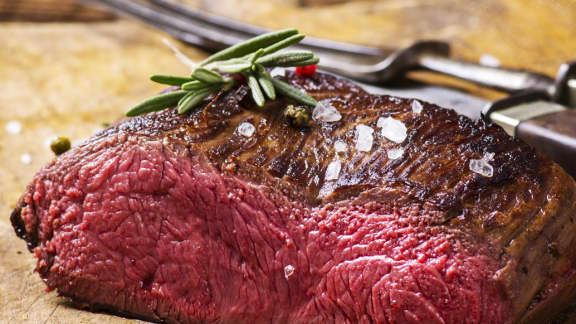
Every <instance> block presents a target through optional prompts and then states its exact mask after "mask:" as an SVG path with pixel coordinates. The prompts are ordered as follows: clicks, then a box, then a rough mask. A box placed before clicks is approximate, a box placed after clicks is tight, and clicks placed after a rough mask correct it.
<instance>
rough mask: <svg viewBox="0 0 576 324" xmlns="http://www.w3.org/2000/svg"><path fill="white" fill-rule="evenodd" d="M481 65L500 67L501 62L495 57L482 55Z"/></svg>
mask: <svg viewBox="0 0 576 324" xmlns="http://www.w3.org/2000/svg"><path fill="white" fill-rule="evenodd" d="M480 64H482V65H485V66H492V67H499V66H500V60H499V59H498V58H496V57H495V56H493V55H490V54H482V56H480Z"/></svg>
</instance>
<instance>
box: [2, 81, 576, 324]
mask: <svg viewBox="0 0 576 324" xmlns="http://www.w3.org/2000/svg"><path fill="white" fill-rule="evenodd" d="M287 80H288V81H289V82H291V83H292V84H294V85H296V86H299V87H301V88H303V89H304V90H306V91H307V92H308V93H309V94H311V95H312V96H314V97H315V98H316V99H319V100H320V99H324V98H330V97H335V98H332V99H331V100H333V101H334V105H335V106H337V107H338V109H339V110H340V112H341V113H342V120H341V121H338V122H336V123H332V124H322V125H315V126H314V127H312V128H310V129H295V128H292V127H289V126H288V123H287V121H286V120H285V119H284V118H283V116H282V110H283V108H284V107H285V106H286V105H287V104H289V103H290V102H289V101H285V100H282V99H281V100H277V101H274V102H271V103H269V106H268V107H267V108H268V109H264V110H258V109H257V108H255V107H253V104H252V103H251V102H250V100H249V99H248V98H247V97H246V94H247V88H246V87H240V88H238V89H236V90H233V91H229V92H221V93H219V94H217V95H216V96H214V97H213V98H211V99H210V101H209V102H208V103H207V107H206V108H205V109H203V110H199V111H197V112H194V113H192V114H190V115H185V116H183V115H178V114H177V113H176V112H175V110H174V109H170V110H165V111H162V112H159V113H153V114H149V115H145V116H141V117H137V118H131V119H127V120H124V121H121V122H119V123H117V124H115V125H113V126H112V127H110V128H108V129H106V130H104V131H102V132H100V133H98V134H96V135H95V136H94V137H92V138H91V139H90V140H89V141H87V142H86V143H84V144H83V145H81V146H80V147H78V148H74V149H72V150H71V151H69V152H67V153H65V154H64V155H62V156H60V157H59V158H57V159H56V160H55V161H53V162H52V163H50V164H49V165H47V166H46V167H45V168H44V169H43V170H41V171H40V172H39V173H38V175H37V176H36V177H35V180H34V181H33V183H32V184H31V185H30V186H29V187H28V189H27V192H26V193H25V195H24V196H23V198H22V199H21V200H20V202H19V204H18V207H17V208H16V209H15V211H14V212H13V214H12V216H11V219H12V222H13V224H14V227H15V229H16V231H17V232H19V234H18V235H20V236H21V237H22V236H25V237H24V238H25V239H27V241H28V243H29V246H30V247H36V248H35V249H34V252H35V255H36V256H37V257H38V259H39V263H38V266H37V270H38V272H39V273H40V275H41V276H42V277H43V278H44V279H45V280H46V282H47V284H48V286H49V287H50V288H57V289H58V291H59V292H60V293H61V294H62V295H64V296H70V297H72V298H73V299H75V300H82V301H86V302H88V303H91V304H94V305H101V306H102V305H104V306H105V307H108V306H109V307H116V308H121V310H122V312H123V313H130V314H135V315H138V316H141V317H146V318H151V319H154V320H167V321H169V322H183V323H190V322H194V321H196V320H206V321H229V322H255V323H260V322H279V323H282V322H294V323H298V322H310V323H313V322H319V323H320V322H322V323H324V322H330V321H333V322H345V321H349V322H360V321H369V322H380V323H387V322H394V321H407V320H409V319H411V320H413V321H418V320H420V321H425V320H426V321H428V322H432V321H434V320H436V321H437V322H439V321H440V320H443V321H446V322H448V323H450V322H454V321H458V320H459V319H464V318H472V317H473V318H475V319H476V320H477V321H476V322H478V323H483V322H510V321H516V320H518V319H520V318H524V319H526V321H527V322H529V321H533V322H535V323H536V321H535V320H538V321H542V320H546V319H547V318H549V317H550V313H549V312H547V311H546V307H555V309H560V308H562V307H563V306H564V305H567V304H568V302H569V300H570V298H573V295H574V292H573V290H574V287H576V279H573V278H574V274H572V272H570V270H569V269H572V268H574V267H573V262H574V260H575V259H576V252H575V251H573V250H574V249H573V248H571V246H573V244H576V238H575V236H576V234H574V233H576V225H575V224H574V223H573V221H572V216H573V214H574V211H575V210H576V205H575V204H576V191H575V190H574V182H573V181H572V180H570V179H569V178H566V177H567V176H566V174H565V173H564V172H563V171H562V170H561V169H560V168H559V167H558V166H556V165H554V164H553V163H551V162H550V161H549V160H547V159H544V158H542V157H541V156H539V155H538V154H537V153H535V152H534V151H533V150H532V149H530V148H529V147H528V146H526V145H525V144H523V143H521V142H520V141H518V140H516V139H512V138H510V137H508V136H507V135H506V134H505V133H504V132H503V131H502V130H501V129H500V128H498V127H497V126H494V125H489V124H485V123H483V122H478V123H475V122H472V121H470V120H469V119H467V118H465V117H463V116H457V115H456V114H455V113H454V112H452V111H448V110H445V109H441V108H438V107H436V106H433V105H430V104H424V105H423V106H424V109H423V111H422V113H421V114H420V115H413V114H412V112H411V108H410V103H411V101H410V100H405V99H398V98H392V97H387V96H382V97H379V96H371V95H369V94H367V93H366V92H364V91H363V90H362V89H360V88H358V87H356V86H355V85H353V84H351V83H349V82H347V81H344V80H341V79H337V78H334V77H331V76H327V75H323V74H316V75H315V76H313V77H310V78H301V77H298V76H295V75H293V74H289V75H288V77H287ZM387 116H392V117H394V118H396V119H400V120H402V121H403V122H404V123H405V125H406V126H407V128H408V130H409V132H408V137H407V139H406V141H405V142H403V143H402V144H395V143H390V142H388V141H387V140H384V139H382V138H381V137H380V136H379V135H378V134H375V140H374V145H373V149H372V152H369V153H359V152H355V151H354V150H352V148H353V147H354V145H353V136H354V126H355V125H357V124H359V123H364V124H366V125H368V126H371V127H373V128H375V133H378V130H379V129H376V121H377V119H378V117H387ZM246 120H250V121H251V122H252V123H253V124H254V126H255V127H256V129H257V132H256V134H255V135H254V136H253V137H252V138H249V139H246V138H244V137H243V136H239V135H237V134H235V129H236V127H237V125H239V124H240V123H241V122H243V121H246ZM294 139H297V140H294ZM336 139H341V140H345V141H347V142H348V147H349V149H351V150H349V151H347V152H345V153H344V154H341V155H340V158H341V160H342V164H343V165H342V171H341V177H340V178H339V179H338V180H337V181H334V182H332V183H330V184H327V183H326V182H325V181H324V180H323V173H324V172H325V170H326V166H327V164H328V163H329V162H330V161H331V160H332V159H333V158H334V157H335V156H336V153H335V152H334V149H333V145H334V141H335V140H336ZM399 146H401V147H403V148H404V149H405V154H404V155H403V156H402V157H401V158H400V159H398V160H394V161H390V160H388V159H387V155H386V154H385V151H386V150H387V149H389V148H392V147H399ZM486 151H489V152H494V153H496V156H495V160H494V161H493V163H492V164H493V166H494V176H493V177H492V178H484V177H482V176H480V175H477V174H474V173H472V172H471V171H470V170H469V169H468V161H469V159H470V158H478V157H480V156H482V154H483V153H484V152H486ZM272 170H273V171H272ZM326 186H328V187H329V186H332V187H330V188H328V187H326ZM326 188H328V189H330V190H332V191H327V192H328V194H326V195H319V193H320V192H321V190H323V189H326ZM103 203H108V205H106V206H101V207H100V208H98V206H100V204H103ZM536 208H539V209H541V210H539V211H538V212H536V213H531V212H530V211H531V210H535V209H536ZM494 212H497V213H496V214H494ZM107 223H109V224H107ZM23 231H24V232H23ZM135 234H137V235H138V236H134V235H135ZM34 235H36V236H34ZM122 235H124V236H122ZM34 237H36V239H34ZM118 240H120V241H118ZM550 240H554V241H555V242H557V245H556V248H557V251H558V253H557V255H556V253H554V255H551V254H550V253H548V252H547V251H549V249H548V246H549V241H550ZM117 241H118V242H121V244H118V243H116V242H117ZM70 242H75V243H74V244H75V245H71V244H70ZM136 243H137V244H138V245H134V244H136ZM56 256H57V257H58V258H55V257H56ZM88 258H92V259H93V260H92V259H90V261H88ZM172 258H173V259H174V260H172ZM72 260H77V261H72ZM94 260H95V261H98V262H96V263H94V262H95V261H94ZM107 262H110V263H111V264H114V265H115V266H114V267H113V268H110V269H109V268H107V267H106V266H105V265H106V264H107ZM539 262H541V263H542V264H543V266H535V265H537V264H538V263H539ZM287 263H289V264H290V265H292V266H294V267H295V268H296V270H295V272H294V275H293V276H291V277H290V278H289V279H287V278H285V277H284V270H283V268H284V267H285V266H286V265H287ZM78 267H79V268H78ZM94 269H98V271H95V270H94ZM214 269H218V270H214ZM524 269H527V270H528V271H523V270H524ZM118 271H120V272H118ZM122 271H123V272H124V273H121V272H122ZM95 273H97V274H98V275H94V274H95ZM77 274H80V275H77ZM565 277H567V278H570V279H564V278H565ZM176 279H179V281H178V282H175V280H176ZM296 279H297V280H296ZM145 282H146V283H148V284H147V285H145V286H147V288H148V289H144V290H142V286H141V284H142V283H145ZM561 283H562V284H565V285H566V287H567V288H563V289H559V288H558V287H559V285H560V284H561ZM95 287H98V288H96V289H95ZM119 287H122V288H119ZM438 287H444V288H445V289H444V290H442V289H440V290H435V289H436V288H438ZM446 289H447V290H446ZM570 289H572V290H570ZM446 291H448V292H449V293H448V294H446ZM110 293H112V294H114V296H116V297H112V298H108V299H107V297H106V296H108V295H109V294H110ZM435 294H437V295H435ZM438 296H441V297H442V296H443V297H442V298H440V297H438ZM446 298H448V299H446ZM442 301H446V302H445V303H444V302H442ZM439 303H440V304H439ZM414 305H417V306H414ZM399 309H400V310H403V311H402V312H398V311H397V310H399ZM507 313H508V314H507ZM424 319H425V320H424Z"/></svg>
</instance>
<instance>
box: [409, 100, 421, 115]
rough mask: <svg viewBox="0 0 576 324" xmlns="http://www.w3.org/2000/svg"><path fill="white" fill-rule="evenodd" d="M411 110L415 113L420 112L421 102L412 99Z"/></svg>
mask: <svg viewBox="0 0 576 324" xmlns="http://www.w3.org/2000/svg"><path fill="white" fill-rule="evenodd" d="M411 106H412V112H413V113H415V114H420V113H421V112H422V108H423V107H422V104H421V103H420V101H418V100H414V101H412V104H411Z"/></svg>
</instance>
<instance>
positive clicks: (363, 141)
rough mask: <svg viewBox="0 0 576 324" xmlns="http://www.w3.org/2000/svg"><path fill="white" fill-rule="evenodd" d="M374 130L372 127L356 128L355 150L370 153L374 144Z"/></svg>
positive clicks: (361, 125) (362, 126)
mask: <svg viewBox="0 0 576 324" xmlns="http://www.w3.org/2000/svg"><path fill="white" fill-rule="evenodd" d="M373 134H374V130H373V129H372V127H369V126H366V125H364V124H360V125H357V126H356V149H357V150H358V151H362V152H370V150H371V149H372V144H373V143H374V135H373Z"/></svg>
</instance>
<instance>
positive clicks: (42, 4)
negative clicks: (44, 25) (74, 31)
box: [0, 0, 115, 22]
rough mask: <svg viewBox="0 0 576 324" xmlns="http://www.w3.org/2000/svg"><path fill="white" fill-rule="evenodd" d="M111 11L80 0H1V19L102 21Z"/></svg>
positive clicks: (112, 17)
mask: <svg viewBox="0 0 576 324" xmlns="http://www.w3.org/2000/svg"><path fill="white" fill-rule="evenodd" d="M114 17H115V16H114V15H113V14H112V13H111V12H108V11H105V10H102V9H99V8H92V7H88V6H85V5H84V4H82V3H80V2H79V0H0V21H35V22H48V21H81V22H89V21H101V20H110V19H114Z"/></svg>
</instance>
